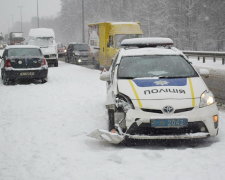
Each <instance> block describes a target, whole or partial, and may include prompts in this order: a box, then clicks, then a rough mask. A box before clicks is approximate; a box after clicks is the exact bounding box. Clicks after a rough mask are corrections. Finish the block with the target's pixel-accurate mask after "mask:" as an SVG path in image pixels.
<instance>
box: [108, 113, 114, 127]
mask: <svg viewBox="0 0 225 180" xmlns="http://www.w3.org/2000/svg"><path fill="white" fill-rule="evenodd" d="M108 118H109V121H108V123H109V124H108V128H109V131H111V130H112V129H115V119H114V110H111V109H109V110H108Z"/></svg>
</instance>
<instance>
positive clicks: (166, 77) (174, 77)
mask: <svg viewBox="0 0 225 180" xmlns="http://www.w3.org/2000/svg"><path fill="white" fill-rule="evenodd" d="M189 77H197V76H196V75H193V76H159V79H176V78H189Z"/></svg>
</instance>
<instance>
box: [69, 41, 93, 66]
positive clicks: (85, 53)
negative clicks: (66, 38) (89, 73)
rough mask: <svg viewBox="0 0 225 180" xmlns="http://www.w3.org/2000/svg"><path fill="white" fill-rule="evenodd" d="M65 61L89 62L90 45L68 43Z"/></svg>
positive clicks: (91, 61)
mask: <svg viewBox="0 0 225 180" xmlns="http://www.w3.org/2000/svg"><path fill="white" fill-rule="evenodd" d="M66 62H68V63H74V64H90V63H93V60H91V58H90V47H89V45H88V44H84V43H70V44H69V45H68V48H67V53H66Z"/></svg>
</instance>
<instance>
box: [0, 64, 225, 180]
mask: <svg viewBox="0 0 225 180" xmlns="http://www.w3.org/2000/svg"><path fill="white" fill-rule="evenodd" d="M99 73H100V72H99V71H97V70H91V69H87V68H83V67H80V66H75V65H71V64H66V63H63V62H60V64H59V68H49V82H47V83H46V84H30V85H23V84H21V85H16V86H3V85H2V84H1V83H0V93H1V97H0V104H1V108H0V117H1V118H0V179H2V180H30V179H32V180H72V179H76V180H87V179H89V180H115V179H123V180H127V179H129V180H149V179H154V180H162V179H165V178H166V179H167V180H174V179H182V180H189V179H194V180H202V179H205V180H220V179H223V176H224V173H223V172H224V171H225V158H224V149H225V138H224V137H225V131H224V129H225V123H224V120H225V112H224V111H220V116H221V122H220V133H219V135H218V137H216V138H212V139H208V140H206V141H204V142H202V143H200V144H198V145H197V146H195V147H192V146H190V144H189V143H187V144H186V143H179V142H177V141H176V143H170V144H163V143H152V144H149V145H143V144H142V145H138V146H134V147H125V146H114V145H110V144H107V143H103V142H100V141H97V140H95V139H91V138H89V137H88V136H87V134H88V133H89V132H91V131H92V130H94V129H96V128H103V129H107V123H106V119H107V115H106V113H105V108H104V101H105V94H106V93H105V91H106V90H105V83H104V82H102V81H100V80H99Z"/></svg>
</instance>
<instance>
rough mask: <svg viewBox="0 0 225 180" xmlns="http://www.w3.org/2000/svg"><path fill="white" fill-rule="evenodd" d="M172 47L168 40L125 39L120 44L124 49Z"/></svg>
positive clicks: (171, 42) (170, 41)
mask: <svg viewBox="0 0 225 180" xmlns="http://www.w3.org/2000/svg"><path fill="white" fill-rule="evenodd" d="M170 45H173V40H172V39H170V38H160V37H155V38H133V39H125V40H123V41H122V42H121V46H125V47H157V46H170Z"/></svg>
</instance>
